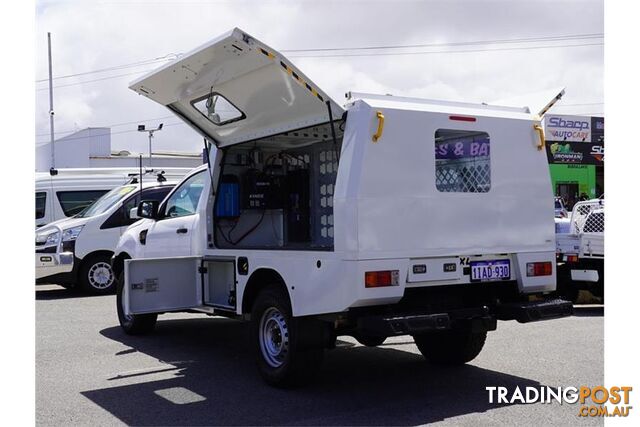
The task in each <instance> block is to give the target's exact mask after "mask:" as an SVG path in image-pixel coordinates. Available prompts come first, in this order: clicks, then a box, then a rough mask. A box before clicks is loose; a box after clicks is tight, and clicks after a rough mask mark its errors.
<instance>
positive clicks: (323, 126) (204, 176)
mask: <svg viewBox="0 0 640 427" xmlns="http://www.w3.org/2000/svg"><path fill="white" fill-rule="evenodd" d="M131 88H132V89H133V90H134V91H136V92H137V93H139V94H140V95H143V96H146V97H148V98H150V99H152V100H154V101H156V102H158V103H159V104H161V105H163V106H166V107H168V108H169V109H170V110H171V111H173V112H174V113H176V115H177V116H178V117H179V118H181V119H182V120H184V121H185V122H187V123H189V124H190V125H191V126H192V127H193V128H194V129H197V130H198V131H199V132H200V133H201V134H202V135H203V136H204V137H205V138H206V139H207V140H208V141H209V142H211V152H210V155H209V160H210V162H209V164H210V167H203V168H200V169H197V170H194V171H193V172H192V173H191V174H189V176H187V177H185V178H184V179H183V180H182V181H181V182H180V183H179V184H178V185H176V188H175V189H174V190H172V192H171V193H170V194H169V195H168V196H167V198H166V199H165V200H164V201H162V202H160V203H159V202H157V201H143V202H142V203H141V204H140V205H139V207H138V215H139V216H142V217H143V218H145V219H144V220H143V221H140V222H138V223H136V224H134V225H132V226H131V227H130V228H129V229H128V230H127V231H126V232H125V233H124V234H123V235H122V237H121V238H120V241H119V243H118V245H117V248H116V250H115V254H114V257H113V259H112V264H113V269H114V272H115V273H116V274H118V275H120V276H121V277H122V280H121V281H119V283H120V285H119V286H118V293H117V299H116V301H117V302H116V304H117V310H118V319H119V321H120V325H121V327H122V329H123V330H124V331H125V332H126V333H128V334H141V333H148V332H150V331H151V330H152V329H153V328H154V325H155V324H156V321H157V318H158V315H159V314H162V313H167V312H172V311H187V312H202V313H207V314H210V315H220V316H225V317H229V318H235V319H239V320H243V319H244V320H249V321H250V322H251V334H250V344H251V347H252V348H253V349H254V351H255V355H256V360H257V365H258V368H259V371H260V373H261V374H262V376H263V377H264V379H265V380H266V381H267V382H268V383H269V384H272V385H276V386H287V385H291V384H297V383H299V382H301V381H304V380H307V379H309V377H310V376H311V375H312V374H313V373H314V372H316V371H317V369H318V367H319V365H320V363H321V362H322V359H323V354H324V350H325V349H327V348H332V347H333V346H335V342H336V337H337V336H339V335H352V336H354V337H356V338H357V339H358V340H359V341H360V342H361V343H363V344H365V345H370V346H375V345H379V344H381V343H383V342H384V341H385V339H386V338H387V337H390V336H397V335H411V336H412V337H413V339H414V341H415V343H416V345H417V347H418V349H419V350H420V351H421V352H422V354H423V355H424V356H425V357H426V359H428V360H429V361H431V362H432V363H436V364H447V365H456V364H463V363H466V362H469V361H470V360H472V359H474V358H475V357H476V356H477V355H478V354H479V353H480V351H481V350H482V347H483V345H484V343H485V338H486V335H487V332H488V331H492V330H495V329H496V328H497V320H498V319H501V320H517V321H518V322H523V323H524V322H530V321H538V320H547V319H553V318H558V317H563V316H568V315H570V314H571V313H572V305H571V303H569V302H567V301H563V300H558V299H553V298H551V297H550V294H551V293H552V292H553V291H554V290H555V287H556V274H555V273H556V269H555V247H554V242H555V239H554V236H555V235H554V224H553V216H552V214H551V213H552V209H553V194H552V192H551V182H550V177H549V172H548V170H549V166H548V163H547V156H546V152H545V150H544V135H543V134H542V127H541V125H540V123H539V115H542V114H544V111H545V110H546V109H548V108H550V106H551V105H553V103H554V102H555V101H556V100H557V99H559V98H560V97H561V96H562V93H563V92H561V93H559V94H556V95H555V96H554V97H553V98H552V100H551V101H549V102H547V103H545V105H544V106H539V108H537V107H536V106H530V108H527V107H518V108H512V107H502V106H500V107H496V106H491V105H486V104H468V103H461V102H447V101H434V100H424V99H417V98H404V97H396V96H381V95H370V94H356V93H351V94H349V98H348V102H347V104H346V106H345V108H342V107H341V106H340V105H338V104H337V103H336V102H335V101H333V100H332V99H331V98H330V97H329V96H328V95H327V93H326V92H324V91H322V90H321V89H320V87H318V86H317V85H316V84H315V83H314V82H313V81H312V80H311V79H309V78H308V77H307V76H306V75H305V74H303V73H302V72H301V71H300V70H299V69H298V68H296V67H295V66H294V65H293V64H292V63H291V62H290V61H289V60H288V59H287V58H285V57H284V56H283V55H282V54H281V53H279V52H277V51H275V50H273V49H272V48H270V47H269V46H267V45H265V44H264V43H262V42H260V41H258V40H256V39H255V38H254V37H252V36H250V35H249V34H247V33H245V32H243V31H241V30H239V29H235V30H233V31H231V32H228V33H226V34H224V35H222V36H221V37H219V38H217V39H215V40H213V41H211V42H210V43H207V44H206V45H204V46H203V47H201V48H199V49H197V50H195V51H193V52H191V53H188V54H186V55H184V56H182V57H181V58H180V59H179V60H177V61H174V62H172V63H170V64H167V65H165V66H163V67H162V68H160V69H159V70H158V71H155V72H153V73H151V74H149V75H148V76H145V77H143V78H141V79H139V80H137V81H135V82H134V83H132V85H131ZM532 297H535V298H532ZM514 345H517V343H514Z"/></svg>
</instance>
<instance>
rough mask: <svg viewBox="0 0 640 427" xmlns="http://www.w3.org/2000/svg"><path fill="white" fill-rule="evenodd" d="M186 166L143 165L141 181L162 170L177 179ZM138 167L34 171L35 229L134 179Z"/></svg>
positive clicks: (71, 213) (135, 179)
mask: <svg viewBox="0 0 640 427" xmlns="http://www.w3.org/2000/svg"><path fill="white" fill-rule="evenodd" d="M189 170H190V168H173V167H171V168H156V169H155V170H154V169H151V168H143V169H142V173H143V180H144V179H150V180H153V179H155V175H157V174H158V173H162V172H164V175H165V177H166V178H168V179H180V178H182V177H183V176H184V175H185V174H186V173H187V172H189ZM139 174H140V169H139V168H86V169H83V168H72V169H54V170H52V171H50V172H36V188H35V190H36V191H35V196H36V203H35V205H36V228H39V227H42V226H44V225H46V224H49V223H50V222H53V221H57V220H59V219H64V218H70V217H72V216H74V215H76V214H78V213H80V212H81V211H82V210H84V209H86V208H87V207H88V206H89V205H91V204H92V203H93V202H95V201H96V200H97V199H98V198H99V197H100V196H102V195H103V194H105V193H106V192H107V191H109V190H111V189H113V188H116V187H119V186H121V185H124V184H127V183H129V182H132V181H136V182H137V180H138V176H139Z"/></svg>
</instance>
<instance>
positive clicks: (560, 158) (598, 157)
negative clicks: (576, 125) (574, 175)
mask: <svg viewBox="0 0 640 427" xmlns="http://www.w3.org/2000/svg"><path fill="white" fill-rule="evenodd" d="M547 158H548V160H549V163H555V164H558V163H560V164H582V165H602V164H604V142H602V143H598V144H588V143H587V144H585V143H584V142H552V141H549V142H548V143H547Z"/></svg>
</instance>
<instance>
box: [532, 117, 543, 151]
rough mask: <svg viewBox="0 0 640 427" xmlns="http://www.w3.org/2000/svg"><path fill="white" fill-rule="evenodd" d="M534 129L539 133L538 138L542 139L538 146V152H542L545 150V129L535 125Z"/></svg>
mask: <svg viewBox="0 0 640 427" xmlns="http://www.w3.org/2000/svg"><path fill="white" fill-rule="evenodd" d="M533 128H534V129H535V130H536V132H538V138H540V143H539V144H538V150H542V149H543V148H544V128H543V127H542V126H541V125H539V124H537V123H536V124H535V125H533Z"/></svg>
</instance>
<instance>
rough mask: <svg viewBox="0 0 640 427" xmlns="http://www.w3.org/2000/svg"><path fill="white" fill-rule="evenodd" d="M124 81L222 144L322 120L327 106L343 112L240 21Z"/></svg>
mask: <svg viewBox="0 0 640 427" xmlns="http://www.w3.org/2000/svg"><path fill="white" fill-rule="evenodd" d="M129 88H130V89H132V90H134V91H136V92H137V93H139V94H141V95H144V96H146V97H148V98H151V99H153V100H154V101H156V102H158V103H160V104H162V105H165V106H166V107H168V108H169V109H171V110H172V111H173V112H174V113H175V114H177V115H178V116H179V117H180V118H181V119H183V120H184V121H185V122H187V123H188V124H189V125H190V126H192V127H193V128H194V129H195V130H197V131H198V132H200V133H201V134H202V135H204V136H205V137H206V138H207V139H209V140H211V141H212V142H214V143H215V144H217V145H218V146H220V147H224V146H228V145H232V144H237V143H240V142H244V141H250V140H253V139H257V138H262V137H265V136H269V135H274V134H278V133H282V132H287V131H290V130H294V129H299V128H303V127H307V126H313V125H316V124H320V123H326V122H328V121H329V106H330V108H331V112H332V115H333V118H334V120H335V119H338V118H340V117H341V116H342V114H343V112H344V110H343V109H342V107H340V106H339V105H338V104H337V103H336V102H335V101H334V100H332V99H331V98H329V96H328V95H327V94H326V93H325V92H324V91H322V90H321V89H320V88H319V87H318V86H317V85H316V84H315V83H314V82H312V81H311V80H310V79H309V78H308V77H307V76H305V75H304V74H303V73H302V72H300V70H298V69H297V68H296V67H295V66H294V65H292V64H291V62H289V61H288V60H287V59H286V58H285V57H284V56H283V55H282V54H280V53H278V52H277V51H275V50H273V49H271V48H270V47H268V46H267V45H265V44H264V43H262V42H260V41H258V40H256V39H255V38H253V37H251V36H250V35H248V34H247V33H245V32H243V31H242V30H240V29H238V28H235V29H233V30H232V31H230V32H228V33H226V34H223V35H222V36H220V37H218V38H216V39H214V40H212V41H211V42H209V43H207V44H205V45H203V46H201V47H199V48H197V49H195V50H193V51H192V52H190V53H188V54H186V55H184V56H183V57H181V58H180V59H179V60H177V61H175V62H171V63H170V64H167V65H165V66H163V67H161V68H159V69H158V70H156V71H153V72H152V73H150V74H148V75H146V76H145V77H142V78H140V79H138V80H136V81H134V82H133V83H131V85H130V86H129ZM327 103H328V105H327Z"/></svg>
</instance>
